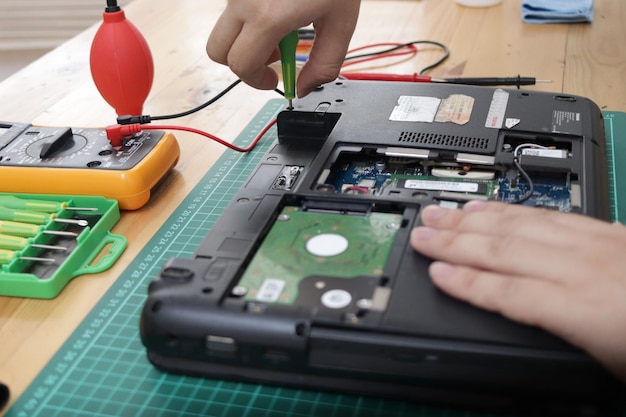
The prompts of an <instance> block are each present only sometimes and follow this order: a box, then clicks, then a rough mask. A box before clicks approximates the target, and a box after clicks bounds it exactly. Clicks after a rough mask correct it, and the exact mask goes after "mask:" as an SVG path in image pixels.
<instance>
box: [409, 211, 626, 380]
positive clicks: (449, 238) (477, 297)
mask: <svg viewBox="0 0 626 417" xmlns="http://www.w3.org/2000/svg"><path fill="white" fill-rule="evenodd" d="M421 219H422V223H423V224H424V226H420V227H417V228H416V229H414V230H413V231H412V234H411V245H412V246H413V248H414V249H415V250H416V251H418V252H420V253H422V254H423V255H425V256H427V257H430V258H433V259H435V260H436V261H435V262H433V263H432V265H431V267H430V270H429V272H430V276H431V279H432V280H433V282H434V284H435V285H436V286H437V287H439V288H440V289H441V290H443V291H444V292H446V293H447V294H449V295H451V296H453V297H456V298H459V299H461V300H464V301H467V302H469V303H471V304H473V305H475V306H478V307H481V308H484V309H486V310H490V311H494V312H498V313H501V314H502V315H504V316H506V317H508V318H510V319H512V320H515V321H518V322H521V323H524V324H527V325H532V326H538V327H541V328H543V329H544V330H547V331H549V332H551V333H553V334H555V335H557V336H559V337H561V338H562V339H564V340H566V341H568V342H570V343H571V344H573V345H575V346H578V347H579V348H581V349H583V350H586V351H587V352H588V353H589V354H590V355H591V356H592V357H595V358H596V359H597V360H598V361H599V362H600V363H602V364H603V365H604V366H606V367H607V368H608V369H609V370H610V371H612V372H613V373H614V374H615V375H617V376H618V377H619V378H620V379H622V380H623V381H625V382H626V227H624V226H623V225H621V224H618V223H615V224H610V223H606V222H603V221H600V220H596V219H592V218H590V217H586V216H582V215H577V214H565V213H560V212H555V211H548V210H543V209H537V208H530V207H523V206H517V205H512V204H505V203H497V202H489V203H485V202H478V201H474V202H470V203H468V204H466V205H465V206H464V208H463V210H452V209H444V208H441V207H438V206H429V207H426V208H425V209H424V210H423V211H422V214H421Z"/></svg>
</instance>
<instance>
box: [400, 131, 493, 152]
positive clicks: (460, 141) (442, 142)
mask: <svg viewBox="0 0 626 417" xmlns="http://www.w3.org/2000/svg"><path fill="white" fill-rule="evenodd" d="M398 141H399V142H402V143H419V144H422V145H430V146H435V147H441V148H455V149H482V150H486V149H487V148H488V146H489V139H487V138H477V137H471V136H460V135H442V134H439V133H428V132H402V133H401V134H400V138H399V139H398Z"/></svg>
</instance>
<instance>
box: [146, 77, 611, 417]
mask: <svg viewBox="0 0 626 417" xmlns="http://www.w3.org/2000/svg"><path fill="white" fill-rule="evenodd" d="M604 140H605V136H604V130H603V119H602V114H601V112H600V110H599V109H598V107H597V106H596V105H595V104H594V103H593V102H592V101H590V100H589V99H586V98H584V97H579V96H573V95H567V94H558V93H548V92H539V91H525V90H519V89H517V90H516V89H500V88H487V87H475V86H463V85H452V84H426V83H402V82H372V81H345V80H338V81H336V82H333V83H329V84H326V85H323V86H321V87H320V88H318V89H317V90H316V91H314V92H312V93H311V94H310V95H309V96H307V97H306V98H304V99H301V100H297V101H296V102H295V106H294V108H293V109H285V110H284V111H282V112H281V113H280V114H279V115H278V135H277V138H276V139H275V141H274V142H273V143H272V145H271V146H270V148H269V150H268V151H267V153H266V154H265V155H264V156H263V157H262V158H261V160H260V162H259V163H258V166H257V167H256V168H255V170H254V172H253V173H252V175H251V176H250V177H249V178H248V180H247V181H246V183H245V185H244V186H243V187H242V188H241V189H240V190H239V191H238V194H237V196H236V197H235V198H234V200H233V201H232V202H231V203H230V205H229V206H228V207H227V208H226V209H225V210H224V212H223V214H222V215H221V217H220V219H219V220H218V221H217V223H216V224H215V225H214V226H213V228H212V230H211V231H210V232H209V233H208V235H207V236H206V238H205V240H204V241H203V243H202V244H201V245H200V247H198V249H197V251H196V252H195V254H194V256H193V258H175V259H171V260H169V261H168V262H167V263H166V265H165V266H164V267H163V268H162V270H161V271H160V274H159V276H157V277H155V280H154V282H153V283H152V284H151V286H150V290H149V295H148V299H147V301H146V303H145V306H144V308H143V311H142V315H141V338H142V342H143V344H144V345H145V347H146V350H147V354H148V358H149V360H150V361H151V362H152V363H153V364H154V365H155V366H156V367H157V368H159V369H161V370H163V371H166V372H174V373H181V374H189V375H201V376H206V377H211V378H225V379H231V380H237V381H253V382H260V383H269V384H279V385H281V386H290V387H298V388H311V389H316V390H331V391H339V392H344V393H354V394H366V395H374V396H383V397H390V398H397V399H409V400H416V401H424V402H427V403H433V404H445V405H448V406H463V407H470V408H472V409H488V410H495V411H502V410H506V411H511V410H512V411H522V412H525V411H527V412H530V413H531V414H533V413H541V414H551V413H561V412H563V413H564V414H567V415H577V414H581V415H588V414H586V413H589V412H590V410H595V409H599V408H600V407H599V405H601V404H606V403H607V401H610V400H611V399H612V398H613V396H614V394H615V392H616V390H618V389H619V384H618V383H617V381H616V380H615V379H613V378H612V377H611V376H610V375H609V374H608V373H607V372H606V371H605V370H604V369H603V368H602V367H600V366H599V365H598V364H597V363H596V362H594V361H593V360H592V359H591V358H590V357H588V356H587V355H586V354H585V353H584V352H582V351H580V350H579V349H577V348H575V347H573V346H571V345H569V344H568V343H566V342H564V341H563V340H560V339H558V338H557V337H555V336H553V335H551V334H548V333H547V332H544V331H542V330H541V329H538V328H535V327H530V326H526V325H521V324H518V323H514V322H512V321H510V320H508V319H506V318H503V317H502V316H500V315H498V314H494V313H490V312H486V311H483V310H480V309H478V308H475V307H473V306H470V305H468V304H466V303H463V302H460V301H458V300H455V299H453V298H451V297H449V296H447V295H445V294H444V293H442V292H441V291H439V290H438V289H437V288H436V287H434V285H433V284H432V283H431V281H430V278H429V276H428V273H427V268H428V265H429V264H430V262H431V260H430V259H427V258H425V257H423V256H421V255H419V254H417V253H416V252H415V251H414V250H413V249H412V248H411V247H410V245H409V235H410V232H411V230H412V229H413V228H414V227H415V226H416V225H418V224H419V213H420V210H422V209H423V208H424V207H426V206H427V205H430V204H440V205H444V206H446V207H461V206H462V205H463V204H465V203H466V202H468V201H471V200H476V199H479V200H498V201H504V202H507V203H510V204H523V205H530V206H540V207H543V208H546V209H549V210H558V211H563V212H574V213H583V214H586V215H589V216H593V217H596V218H599V219H603V220H611V213H610V205H609V192H608V179H607V166H606V153H605V152H606V150H605V142H604ZM591 415H593V414H591Z"/></svg>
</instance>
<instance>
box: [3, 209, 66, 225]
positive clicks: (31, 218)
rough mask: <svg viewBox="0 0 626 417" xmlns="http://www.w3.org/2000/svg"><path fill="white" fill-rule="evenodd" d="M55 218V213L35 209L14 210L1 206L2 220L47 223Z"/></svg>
mask: <svg viewBox="0 0 626 417" xmlns="http://www.w3.org/2000/svg"><path fill="white" fill-rule="evenodd" d="M52 219H54V214H48V213H38V212H34V211H23V210H13V209H10V208H6V207H0V220H10V221H13V222H23V223H33V224H45V223H46V222H48V221H50V220H52Z"/></svg>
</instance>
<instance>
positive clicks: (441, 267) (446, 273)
mask: <svg viewBox="0 0 626 417" xmlns="http://www.w3.org/2000/svg"><path fill="white" fill-rule="evenodd" d="M428 271H429V272H430V276H431V278H432V279H441V280H443V279H450V278H452V277H453V276H454V273H455V272H456V267H455V266H454V265H451V264H449V263H446V262H433V263H432V264H431V265H430V268H429V270H428Z"/></svg>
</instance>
